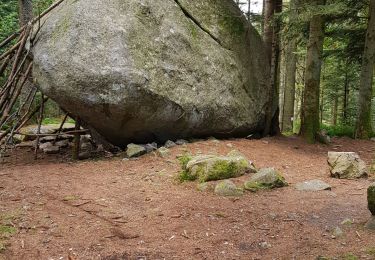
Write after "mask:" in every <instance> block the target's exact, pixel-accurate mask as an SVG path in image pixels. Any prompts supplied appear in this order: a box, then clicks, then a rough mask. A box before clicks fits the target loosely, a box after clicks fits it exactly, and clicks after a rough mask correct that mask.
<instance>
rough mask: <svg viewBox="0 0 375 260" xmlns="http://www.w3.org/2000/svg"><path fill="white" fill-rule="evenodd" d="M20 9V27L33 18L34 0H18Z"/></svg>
mask: <svg viewBox="0 0 375 260" xmlns="http://www.w3.org/2000/svg"><path fill="white" fill-rule="evenodd" d="M18 10H19V11H18V12H19V23H20V27H22V26H24V25H26V24H27V23H28V22H29V21H31V19H33V1H32V0H18Z"/></svg>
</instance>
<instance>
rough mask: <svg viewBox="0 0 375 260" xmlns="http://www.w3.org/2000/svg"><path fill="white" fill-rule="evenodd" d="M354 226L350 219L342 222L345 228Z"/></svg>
mask: <svg viewBox="0 0 375 260" xmlns="http://www.w3.org/2000/svg"><path fill="white" fill-rule="evenodd" d="M352 224H353V220H352V219H350V218H346V219H344V220H343V221H342V222H341V225H343V226H350V225H352Z"/></svg>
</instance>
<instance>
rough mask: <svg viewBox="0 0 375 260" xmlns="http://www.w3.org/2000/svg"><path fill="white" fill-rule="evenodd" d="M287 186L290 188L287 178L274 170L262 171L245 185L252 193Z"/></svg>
mask: <svg viewBox="0 0 375 260" xmlns="http://www.w3.org/2000/svg"><path fill="white" fill-rule="evenodd" d="M285 186H288V183H287V182H286V181H285V178H284V177H283V176H282V175H281V174H279V173H278V172H277V171H276V170H275V169H272V168H265V169H261V170H260V171H259V172H258V173H256V174H255V175H254V176H253V177H251V179H250V180H249V181H247V182H245V183H244V188H245V189H246V190H249V191H252V192H256V191H258V190H264V189H274V188H281V187H285Z"/></svg>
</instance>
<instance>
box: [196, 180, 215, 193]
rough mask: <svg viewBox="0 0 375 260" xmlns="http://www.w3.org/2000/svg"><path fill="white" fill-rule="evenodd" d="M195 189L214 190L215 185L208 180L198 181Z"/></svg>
mask: <svg viewBox="0 0 375 260" xmlns="http://www.w3.org/2000/svg"><path fill="white" fill-rule="evenodd" d="M197 190H199V191H202V192H206V191H214V190H215V185H214V184H213V183H209V182H202V183H198V185H197Z"/></svg>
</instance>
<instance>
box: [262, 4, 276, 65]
mask: <svg viewBox="0 0 375 260" xmlns="http://www.w3.org/2000/svg"><path fill="white" fill-rule="evenodd" d="M264 2H265V5H264V6H263V10H264V11H263V12H264V22H263V24H264V25H263V26H264V29H263V41H264V45H265V47H266V53H267V55H268V60H269V62H270V63H271V59H272V44H273V31H274V30H273V29H274V28H273V15H274V13H275V10H276V0H265V1H264Z"/></svg>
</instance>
